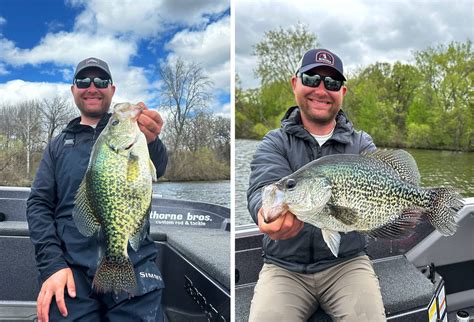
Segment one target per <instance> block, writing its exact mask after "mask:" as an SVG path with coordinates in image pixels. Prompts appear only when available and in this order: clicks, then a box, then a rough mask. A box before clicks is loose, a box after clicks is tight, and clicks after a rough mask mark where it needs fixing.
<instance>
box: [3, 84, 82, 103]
mask: <svg viewBox="0 0 474 322" xmlns="http://www.w3.org/2000/svg"><path fill="white" fill-rule="evenodd" d="M55 96H60V97H64V98H69V99H70V101H71V103H73V99H72V94H71V85H68V84H61V83H34V82H26V81H23V80H19V79H17V80H12V81H9V82H6V83H0V97H1V98H2V100H1V103H2V104H6V105H8V104H15V103H19V102H24V101H25V97H27V99H28V100H36V99H37V100H42V99H44V98H51V97H55Z"/></svg>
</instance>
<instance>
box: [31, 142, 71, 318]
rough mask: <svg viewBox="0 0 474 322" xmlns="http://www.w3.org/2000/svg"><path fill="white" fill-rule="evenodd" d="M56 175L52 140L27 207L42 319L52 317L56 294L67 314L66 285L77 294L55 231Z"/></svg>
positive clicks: (59, 303)
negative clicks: (38, 272)
mask: <svg viewBox="0 0 474 322" xmlns="http://www.w3.org/2000/svg"><path fill="white" fill-rule="evenodd" d="M54 178H55V176H54V163H53V158H52V153H51V144H48V146H47V147H46V149H45V151H44V153H43V158H42V160H41V162H40V165H39V168H38V171H37V172H36V177H35V181H34V182H33V185H32V187H31V193H30V196H29V197H28V200H27V208H26V219H27V221H28V227H29V231H30V240H31V242H32V243H33V245H34V247H35V255H36V263H37V266H38V269H39V271H40V276H41V281H42V285H41V290H40V292H39V294H38V299H37V304H36V307H37V315H38V320H39V321H40V322H44V321H46V322H48V321H49V307H50V305H51V301H52V298H53V296H54V297H55V298H56V302H57V305H58V308H59V311H60V312H61V314H62V315H63V316H67V314H68V312H67V308H66V304H65V302H64V288H65V287H67V289H68V293H69V295H70V296H71V297H75V296H76V293H75V289H76V287H75V284H74V277H73V275H72V271H71V269H70V268H69V267H68V266H67V263H66V261H65V260H64V256H63V251H62V248H61V240H60V239H59V237H58V236H57V234H56V224H55V220H54V211H55V208H56V202H57V200H56V182H55V179H54Z"/></svg>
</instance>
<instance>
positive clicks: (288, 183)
mask: <svg viewBox="0 0 474 322" xmlns="http://www.w3.org/2000/svg"><path fill="white" fill-rule="evenodd" d="M294 187H296V180H294V179H288V180H287V181H286V188H287V189H290V190H291V189H293V188H294Z"/></svg>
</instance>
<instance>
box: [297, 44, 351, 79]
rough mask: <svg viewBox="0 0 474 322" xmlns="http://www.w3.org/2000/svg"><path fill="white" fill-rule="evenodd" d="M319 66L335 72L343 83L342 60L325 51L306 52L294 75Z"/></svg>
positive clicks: (313, 50) (312, 50)
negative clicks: (329, 68)
mask: <svg viewBox="0 0 474 322" xmlns="http://www.w3.org/2000/svg"><path fill="white" fill-rule="evenodd" d="M319 66H328V67H331V68H333V69H334V70H336V71H337V72H338V73H339V75H340V76H341V77H342V79H343V80H344V81H345V80H346V78H345V77H344V70H343V67H342V60H341V59H340V58H339V57H338V56H337V55H336V54H334V53H332V52H330V51H329V50H327V49H311V50H308V51H307V52H306V53H305V54H304V55H303V57H302V58H301V60H300V62H299V63H298V69H297V70H296V72H295V74H298V73H304V72H307V71H308V70H310V69H313V68H315V67H319Z"/></svg>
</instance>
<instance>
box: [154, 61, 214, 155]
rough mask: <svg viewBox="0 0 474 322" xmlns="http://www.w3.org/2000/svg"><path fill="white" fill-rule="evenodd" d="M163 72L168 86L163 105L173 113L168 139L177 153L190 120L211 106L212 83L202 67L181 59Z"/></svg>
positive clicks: (165, 83)
mask: <svg viewBox="0 0 474 322" xmlns="http://www.w3.org/2000/svg"><path fill="white" fill-rule="evenodd" d="M159 72H160V76H161V79H162V81H163V83H164V85H163V88H162V94H161V97H162V104H163V107H164V108H165V109H166V110H167V111H168V112H169V114H168V116H169V117H168V122H167V126H166V128H165V131H166V132H167V133H166V136H165V137H166V138H167V139H168V140H169V142H170V147H171V151H172V152H174V151H176V150H177V149H178V148H180V147H181V144H182V141H183V138H184V129H185V125H186V124H187V123H188V121H189V118H190V117H191V116H192V115H193V114H196V113H197V112H199V111H201V110H203V109H204V108H206V107H207V106H208V103H209V100H210V98H211V94H210V93H209V92H208V90H209V89H210V88H211V86H212V82H211V81H210V80H209V77H208V76H206V75H205V73H204V70H203V69H202V67H201V66H200V65H199V64H197V63H194V62H191V63H186V62H184V60H183V59H181V58H178V60H177V61H176V62H175V63H171V64H163V65H162V66H160V71H159Z"/></svg>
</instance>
